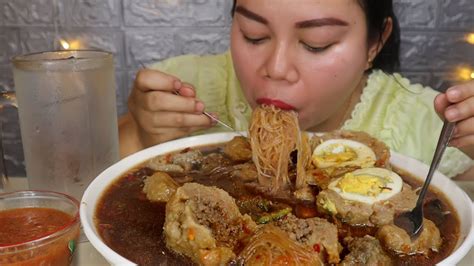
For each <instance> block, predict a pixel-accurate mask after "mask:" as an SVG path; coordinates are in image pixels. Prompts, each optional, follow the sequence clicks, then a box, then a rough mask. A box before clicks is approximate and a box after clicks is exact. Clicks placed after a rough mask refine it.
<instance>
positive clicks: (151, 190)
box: [143, 172, 179, 202]
mask: <svg viewBox="0 0 474 266" xmlns="http://www.w3.org/2000/svg"><path fill="white" fill-rule="evenodd" d="M178 187H179V185H178V183H176V181H174V180H173V178H171V176H170V175H169V174H167V173H165V172H156V173H154V174H153V175H152V176H149V177H147V178H146V179H145V181H144V186H143V192H144V193H145V194H146V197H147V199H148V200H150V201H156V202H168V200H169V199H170V198H171V196H172V195H173V194H174V193H175V192H176V189H178Z"/></svg>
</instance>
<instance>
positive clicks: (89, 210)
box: [80, 133, 474, 265]
mask: <svg viewBox="0 0 474 266" xmlns="http://www.w3.org/2000/svg"><path fill="white" fill-rule="evenodd" d="M234 136H237V134H235V133H216V134H208V135H201V136H195V137H188V138H183V139H179V140H174V141H170V142H166V143H163V144H160V145H156V146H153V147H150V148H148V149H145V150H142V151H140V152H137V153H135V154H133V155H131V156H129V157H127V158H124V159H122V160H121V161H120V162H118V163H116V164H114V165H112V166H111V167H109V168H107V169H106V170H105V171H103V172H102V173H101V174H100V175H99V176H97V178H95V179H94V181H93V182H92V183H91V184H90V185H89V187H88V188H87V189H86V191H85V192H84V196H83V197H82V200H81V207H80V216H81V222H82V226H83V228H84V232H85V234H86V236H87V238H88V239H89V241H90V242H91V243H92V245H93V246H94V247H95V248H96V249H97V250H98V251H99V252H100V253H101V254H102V256H104V258H105V259H106V260H107V261H108V262H109V263H111V264H113V265H135V264H134V263H133V262H131V261H129V260H127V259H126V258H124V257H122V256H120V255H119V254H118V253H116V252H115V251H113V250H112V249H111V248H109V247H108V246H107V245H106V244H105V243H104V242H103V241H102V239H101V238H100V236H99V233H98V231H97V229H96V228H95V224H94V214H95V209H96V204H97V201H98V200H99V199H100V197H101V195H102V193H103V192H104V191H105V190H106V189H107V187H108V186H109V185H110V184H111V183H113V182H114V181H115V180H116V179H117V178H119V177H120V176H121V175H122V174H123V173H124V172H126V171H128V170H129V169H130V168H132V167H134V166H136V165H137V164H140V163H142V162H145V161H146V160H147V159H150V158H152V157H154V156H157V155H160V154H165V153H168V152H172V151H176V150H180V149H184V148H187V147H192V146H202V145H208V144H215V143H222V142H226V141H229V140H231V139H232V138H233V137H234ZM390 162H391V163H392V164H393V165H395V166H396V167H398V168H400V169H403V170H405V171H407V172H409V173H411V174H413V175H414V176H417V177H420V178H422V177H423V178H424V177H425V176H426V174H427V173H428V166H426V165H424V164H422V163H420V162H418V161H417V160H414V159H411V158H408V157H406V156H403V155H401V154H398V153H395V152H392V155H391V158H390ZM432 185H434V186H435V187H437V188H438V189H439V190H440V191H442V192H443V193H444V194H445V196H446V197H447V198H448V199H450V200H451V204H452V205H453V206H454V208H455V209H456V210H457V212H458V215H459V220H460V221H461V228H460V229H461V230H460V237H459V241H458V243H457V244H456V247H455V250H454V252H453V253H452V254H451V255H450V256H449V257H447V258H445V259H444V260H443V261H441V262H440V263H439V265H454V264H456V263H457V262H459V261H460V260H461V259H462V258H463V257H464V256H465V255H466V254H467V253H468V252H469V250H470V249H471V248H472V245H473V243H474V230H473V219H474V218H473V217H474V212H473V203H472V201H471V200H470V198H469V197H468V196H467V194H466V193H465V192H464V191H463V190H462V189H460V188H459V187H458V186H457V185H456V184H455V183H454V182H453V181H451V180H450V179H449V178H447V177H446V176H444V175H443V174H441V173H439V172H436V173H435V175H434V177H433V180H432Z"/></svg>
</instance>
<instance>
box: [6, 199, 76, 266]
mask: <svg viewBox="0 0 474 266" xmlns="http://www.w3.org/2000/svg"><path fill="white" fill-rule="evenodd" d="M74 219H75V217H73V216H71V215H69V214H67V213H65V212H62V211H59V210H56V209H52V208H35V207H33V208H18V209H11V210H5V211H0V265H9V266H10V265H11V266H13V265H15V266H18V265H68V264H69V263H70V261H71V258H72V254H73V251H74V247H75V240H76V239H77V237H78V236H79V223H76V224H75V225H73V226H72V228H71V229H70V230H68V231H67V232H65V234H64V235H62V236H60V237H57V238H56V239H55V238H52V239H48V240H45V241H44V242H42V241H43V240H40V239H41V238H43V237H45V236H48V235H51V234H53V233H55V232H58V231H60V230H62V229H65V228H67V227H68V226H70V225H71V223H73V222H74ZM34 240H37V241H38V242H39V243H38V244H37V246H35V245H34V244H33V245H31V246H28V247H26V246H25V247H24V248H23V247H22V246H21V244H23V243H26V242H30V241H34ZM10 246H12V247H11V248H10Z"/></svg>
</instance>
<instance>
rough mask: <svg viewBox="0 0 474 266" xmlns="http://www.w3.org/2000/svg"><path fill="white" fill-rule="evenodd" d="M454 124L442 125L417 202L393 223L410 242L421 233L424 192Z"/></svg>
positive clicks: (449, 137) (446, 123) (451, 133)
mask: <svg viewBox="0 0 474 266" xmlns="http://www.w3.org/2000/svg"><path fill="white" fill-rule="evenodd" d="M455 125H456V123H453V122H447V121H445V122H444V124H443V129H442V130H441V134H440V136H439V139H438V144H437V145H436V150H435V153H434V156H433V160H432V161H431V165H430V170H429V171H428V175H427V176H426V179H425V183H424V184H423V187H422V189H421V191H420V194H418V200H417V201H416V206H415V208H414V209H413V210H411V211H408V212H403V213H401V214H399V215H398V216H396V217H395V219H394V221H393V222H394V223H395V225H396V226H398V227H400V228H402V229H403V230H405V231H406V232H407V233H408V235H409V236H410V238H411V239H412V240H415V239H416V238H418V236H419V235H420V233H421V232H422V231H423V200H424V198H425V195H426V191H427V190H428V187H429V185H430V182H431V178H432V177H433V174H434V172H435V171H436V169H437V168H438V165H439V162H440V161H441V158H442V157H443V153H444V150H445V149H446V146H448V143H449V141H450V140H451V137H452V135H453V132H454V128H455Z"/></svg>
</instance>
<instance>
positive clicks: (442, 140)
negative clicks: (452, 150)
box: [416, 121, 456, 206]
mask: <svg viewBox="0 0 474 266" xmlns="http://www.w3.org/2000/svg"><path fill="white" fill-rule="evenodd" d="M455 126H456V123H454V122H448V121H445V122H444V124H443V129H441V134H440V136H439V140H438V144H437V145H436V150H435V153H434V156H433V160H432V161H431V165H430V170H429V171H428V175H427V176H426V180H425V182H424V184H423V188H422V189H421V192H420V195H419V196H418V201H417V203H416V205H417V206H418V205H419V204H421V203H422V201H423V198H424V197H425V193H426V191H427V190H428V186H429V184H430V182H431V178H432V177H433V174H434V172H435V171H436V169H437V168H438V165H439V162H440V161H441V158H442V157H443V153H444V150H445V149H446V147H447V146H448V144H449V141H450V140H451V137H452V136H453V132H454V128H455Z"/></svg>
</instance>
